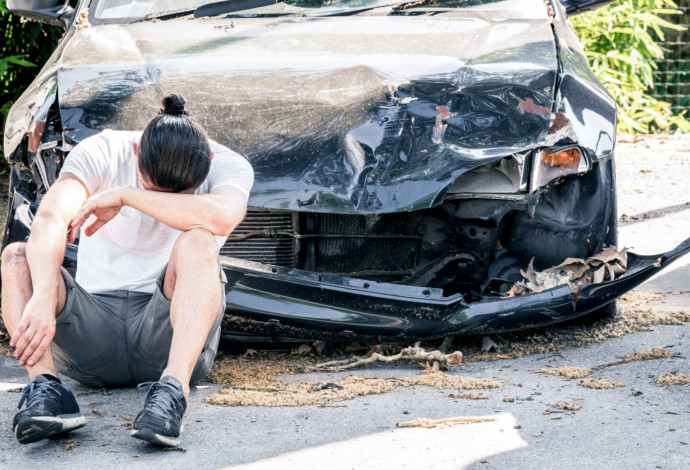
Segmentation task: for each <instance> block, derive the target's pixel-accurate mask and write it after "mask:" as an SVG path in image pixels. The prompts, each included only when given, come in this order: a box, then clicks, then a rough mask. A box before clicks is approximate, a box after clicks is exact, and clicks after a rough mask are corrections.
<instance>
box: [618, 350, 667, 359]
mask: <svg viewBox="0 0 690 470" xmlns="http://www.w3.org/2000/svg"><path fill="white" fill-rule="evenodd" d="M673 356H674V354H673V353H672V352H671V351H669V350H668V349H665V348H650V349H645V350H644V351H636V352H634V353H631V354H626V355H625V356H623V359H622V360H623V362H633V361H649V360H651V359H666V358H669V357H673Z"/></svg>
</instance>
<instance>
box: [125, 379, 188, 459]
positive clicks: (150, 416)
mask: <svg viewBox="0 0 690 470" xmlns="http://www.w3.org/2000/svg"><path fill="white" fill-rule="evenodd" d="M147 387H148V389H149V392H148V393H147V394H146V400H145V401H144V409H143V410H141V412H140V413H139V414H138V415H137V419H135V420H134V425H133V429H132V430H131V431H130V434H131V435H132V436H133V437H136V438H137V439H141V440H143V441H148V442H151V443H153V444H158V445H162V446H178V445H180V442H181V440H180V434H181V433H182V429H183V428H184V426H183V425H182V416H183V415H184V412H185V411H186V410H187V400H186V399H185V397H184V394H183V393H182V384H181V383H180V382H179V381H178V380H177V379H176V378H175V377H173V376H171V375H166V376H165V377H163V378H162V379H160V380H159V381H158V382H146V383H143V384H139V387H138V388H140V389H144V388H147Z"/></svg>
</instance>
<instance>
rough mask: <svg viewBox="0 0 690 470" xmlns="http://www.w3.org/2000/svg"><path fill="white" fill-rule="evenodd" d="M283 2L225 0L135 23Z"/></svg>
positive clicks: (245, 8) (213, 14)
mask: <svg viewBox="0 0 690 470" xmlns="http://www.w3.org/2000/svg"><path fill="white" fill-rule="evenodd" d="M279 1H283V0H225V1H223V2H213V3H207V4H205V5H201V6H200V7H196V8H183V9H180V10H169V11H164V12H162V13H151V14H150V15H146V16H144V17H142V18H139V19H138V20H137V21H135V23H140V22H142V21H150V20H171V19H173V18H179V17H181V16H187V15H192V14H193V15H194V18H201V17H204V16H216V15H221V14H223V13H232V12H234V11H242V10H249V9H251V8H260V7H265V6H268V5H273V4H275V3H278V2H279Z"/></svg>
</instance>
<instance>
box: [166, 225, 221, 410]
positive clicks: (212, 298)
mask: <svg viewBox="0 0 690 470" xmlns="http://www.w3.org/2000/svg"><path fill="white" fill-rule="evenodd" d="M218 269H219V260H218V245H217V244H216V240H215V238H214V236H213V235H212V234H211V232H209V231H208V230H205V229H201V228H198V229H192V230H190V231H188V232H185V233H183V234H182V235H180V237H179V238H178V240H177V242H176V243H175V246H174V248H173V252H172V255H171V257H170V262H169V263H168V268H167V270H166V272H165V282H164V284H163V295H165V297H166V298H168V299H170V300H171V306H170V323H171V325H172V328H173V338H172V344H171V345H170V355H169V357H168V365H167V367H166V368H165V370H164V371H163V373H162V374H161V377H163V376H166V375H172V376H173V377H175V378H176V379H177V380H179V381H180V382H181V383H182V386H183V388H184V394H185V396H187V397H188V396H189V380H190V378H191V375H192V372H193V370H194V366H195V365H196V362H197V360H198V359H199V356H200V355H201V351H202V349H203V347H204V343H205V342H206V338H207V337H208V334H209V332H210V330H211V327H212V326H213V323H214V322H215V320H216V318H217V317H218V311H219V309H220V302H221V295H220V289H221V284H220V282H219V280H218V275H219V274H218Z"/></svg>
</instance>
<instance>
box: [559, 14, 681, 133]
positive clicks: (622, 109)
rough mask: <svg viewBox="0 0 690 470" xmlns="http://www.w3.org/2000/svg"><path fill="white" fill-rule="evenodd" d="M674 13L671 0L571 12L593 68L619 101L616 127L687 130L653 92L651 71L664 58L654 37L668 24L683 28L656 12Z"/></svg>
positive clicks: (621, 129) (658, 37)
mask: <svg viewBox="0 0 690 470" xmlns="http://www.w3.org/2000/svg"><path fill="white" fill-rule="evenodd" d="M673 14H680V11H679V10H678V9H677V5H676V4H675V3H674V2H673V1H671V0H619V1H618V2H616V3H613V4H612V5H610V6H609V7H604V8H600V9H598V10H594V11H592V12H589V13H586V14H584V15H579V16H575V17H572V18H571V23H572V25H573V27H574V28H575V32H576V33H577V35H578V36H579V38H580V41H581V42H582V45H583V47H584V49H585V53H586V54H587V59H588V60H589V63H590V65H591V66H592V69H593V70H594V73H595V74H596V75H597V77H598V78H599V80H600V81H601V82H602V83H603V84H604V86H605V87H606V89H607V90H608V91H609V93H611V95H612V96H613V97H614V99H615V100H616V103H617V104H618V131H619V132H623V133H635V134H649V133H656V132H667V131H670V130H673V129H676V128H678V129H680V130H681V131H683V132H690V122H688V121H687V120H686V119H685V117H684V116H674V115H673V113H672V112H671V108H670V104H669V103H666V102H663V101H659V100H657V99H656V98H654V96H652V94H651V93H653V90H654V74H653V73H652V72H653V70H655V69H656V68H657V61H658V60H661V59H663V58H664V50H663V49H662V48H661V47H660V46H659V45H658V42H661V41H664V40H665V37H666V33H667V32H668V30H669V29H671V30H679V29H681V28H680V27H679V26H678V25H676V24H673V23H670V22H669V21H666V20H664V19H662V18H661V17H660V16H659V15H673ZM665 31H666V32H665Z"/></svg>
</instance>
